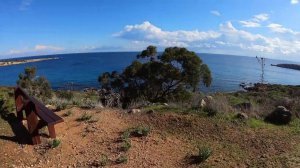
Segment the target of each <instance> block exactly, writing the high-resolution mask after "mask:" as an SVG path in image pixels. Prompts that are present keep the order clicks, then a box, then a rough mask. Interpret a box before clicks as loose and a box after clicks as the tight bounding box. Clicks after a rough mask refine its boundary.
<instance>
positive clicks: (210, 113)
mask: <svg viewBox="0 0 300 168" xmlns="http://www.w3.org/2000/svg"><path fill="white" fill-rule="evenodd" d="M203 111H204V112H205V113H207V115H208V116H215V115H217V113H218V111H217V110H216V109H215V108H213V107H211V106H205V107H204V108H203Z"/></svg>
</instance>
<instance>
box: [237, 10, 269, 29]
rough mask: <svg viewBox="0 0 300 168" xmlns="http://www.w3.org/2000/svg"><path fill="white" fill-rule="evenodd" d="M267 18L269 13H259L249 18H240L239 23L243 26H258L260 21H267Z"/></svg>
mask: <svg viewBox="0 0 300 168" xmlns="http://www.w3.org/2000/svg"><path fill="white" fill-rule="evenodd" d="M268 19H269V15H268V14H266V13H261V14H258V15H254V16H253V18H251V19H249V20H242V21H240V23H241V24H242V26H243V27H260V26H261V24H260V23H261V22H264V21H267V20H268Z"/></svg>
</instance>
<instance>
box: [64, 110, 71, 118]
mask: <svg viewBox="0 0 300 168" xmlns="http://www.w3.org/2000/svg"><path fill="white" fill-rule="evenodd" d="M72 114H73V112H72V111H71V110H68V111H67V112H65V113H64V114H63V116H64V117H68V116H70V115H72Z"/></svg>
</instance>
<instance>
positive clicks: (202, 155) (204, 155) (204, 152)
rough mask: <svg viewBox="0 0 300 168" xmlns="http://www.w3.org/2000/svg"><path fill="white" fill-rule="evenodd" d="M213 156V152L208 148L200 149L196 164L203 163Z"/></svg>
mask: <svg viewBox="0 0 300 168" xmlns="http://www.w3.org/2000/svg"><path fill="white" fill-rule="evenodd" d="M211 154H212V150H211V149H210V148H209V147H207V146H201V147H198V155H196V156H195V162H196V163H202V162H204V161H205V160H206V159H208V158H209V157H210V156H211Z"/></svg>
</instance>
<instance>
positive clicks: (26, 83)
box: [17, 67, 52, 102]
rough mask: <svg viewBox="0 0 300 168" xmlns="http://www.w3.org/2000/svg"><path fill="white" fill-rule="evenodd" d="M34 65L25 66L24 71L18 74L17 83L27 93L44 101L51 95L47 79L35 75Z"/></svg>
mask: <svg viewBox="0 0 300 168" xmlns="http://www.w3.org/2000/svg"><path fill="white" fill-rule="evenodd" d="M36 71H37V70H36V68H35V67H26V68H25V70H24V73H20V74H19V80H18V81H17V85H18V86H20V87H21V88H23V89H25V90H26V91H27V92H28V94H29V95H31V96H34V97H36V98H38V99H40V100H41V101H43V102H45V101H46V100H47V99H49V98H51V97H52V90H51V87H50V83H49V81H48V80H47V79H46V78H45V77H37V76H36Z"/></svg>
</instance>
